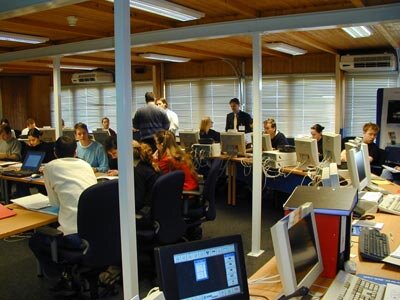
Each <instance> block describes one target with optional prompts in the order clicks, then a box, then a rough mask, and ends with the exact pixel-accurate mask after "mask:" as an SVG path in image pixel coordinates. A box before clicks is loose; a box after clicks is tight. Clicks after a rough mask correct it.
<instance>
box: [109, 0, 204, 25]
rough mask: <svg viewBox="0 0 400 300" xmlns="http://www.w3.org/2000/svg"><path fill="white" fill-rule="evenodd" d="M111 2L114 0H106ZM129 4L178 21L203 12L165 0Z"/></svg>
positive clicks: (191, 17)
mask: <svg viewBox="0 0 400 300" xmlns="http://www.w3.org/2000/svg"><path fill="white" fill-rule="evenodd" d="M108 1H111V2H113V1H114V0H108ZM129 3H130V6H131V7H133V8H137V9H140V10H143V11H147V12H149V13H152V14H157V15H160V16H164V17H167V18H171V19H175V20H178V21H191V20H196V19H200V18H203V17H204V16H205V14H204V13H202V12H201V11H198V10H194V9H191V8H188V7H185V6H182V5H179V4H175V3H172V2H168V1H165V0H130V1H129Z"/></svg>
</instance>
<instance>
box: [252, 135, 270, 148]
mask: <svg viewBox="0 0 400 300" xmlns="http://www.w3.org/2000/svg"><path fill="white" fill-rule="evenodd" d="M251 143H252V144H254V142H253V133H252V134H251ZM261 147H262V151H272V150H274V149H273V148H272V142H271V136H270V135H269V134H265V133H264V134H263V135H262V137H261Z"/></svg>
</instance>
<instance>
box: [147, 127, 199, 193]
mask: <svg viewBox="0 0 400 300" xmlns="http://www.w3.org/2000/svg"><path fill="white" fill-rule="evenodd" d="M154 140H155V142H156V147H157V151H156V152H155V153H154V155H153V157H154V159H155V162H156V163H157V164H158V166H159V168H160V169H161V171H162V172H163V173H164V174H166V173H168V172H170V171H174V170H182V171H183V172H184V173H185V182H184V184H183V190H184V191H193V190H197V189H198V187H199V183H198V175H197V172H196V170H195V168H194V165H193V162H192V158H191V157H190V155H189V154H187V153H185V152H184V151H183V150H182V149H181V148H180V147H179V146H178V144H177V143H176V141H175V135H174V134H173V133H172V132H170V131H160V132H157V133H156V134H155V135H154Z"/></svg>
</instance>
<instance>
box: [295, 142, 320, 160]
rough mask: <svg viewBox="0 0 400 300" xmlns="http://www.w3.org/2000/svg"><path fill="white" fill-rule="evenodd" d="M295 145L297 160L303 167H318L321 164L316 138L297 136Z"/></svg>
mask: <svg viewBox="0 0 400 300" xmlns="http://www.w3.org/2000/svg"><path fill="white" fill-rule="evenodd" d="M294 145H295V147H296V157H297V162H298V164H300V167H301V168H307V167H317V166H318V165H319V159H318V145H317V140H316V139H312V138H308V137H303V138H295V139H294Z"/></svg>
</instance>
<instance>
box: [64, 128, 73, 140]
mask: <svg viewBox="0 0 400 300" xmlns="http://www.w3.org/2000/svg"><path fill="white" fill-rule="evenodd" d="M62 135H63V136H68V137H70V138H71V139H73V140H75V130H74V129H72V128H71V129H63V131H62Z"/></svg>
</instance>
